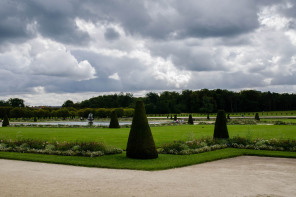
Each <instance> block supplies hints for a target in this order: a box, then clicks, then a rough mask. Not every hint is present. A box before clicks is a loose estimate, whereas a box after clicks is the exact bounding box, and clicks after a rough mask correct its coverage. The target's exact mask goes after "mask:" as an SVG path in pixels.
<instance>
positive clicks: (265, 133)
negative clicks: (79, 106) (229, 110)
mask: <svg viewBox="0 0 296 197" xmlns="http://www.w3.org/2000/svg"><path fill="white" fill-rule="evenodd" d="M129 130H130V129H129V128H121V129H108V128H37V127H1V128H0V139H21V138H31V139H41V140H48V141H100V142H104V143H105V144H107V145H111V146H115V147H118V148H122V149H125V148H126V144H127V139H128V134H129ZM151 130H152V133H153V136H154V140H155V143H156V146H157V147H159V146H160V145H161V144H164V143H169V142H172V141H174V140H191V139H194V138H202V137H207V136H210V137H212V135H213V130H214V125H182V126H160V127H151ZM228 130H229V134H230V137H233V136H241V137H249V138H253V139H255V138H263V139H271V138H277V139H296V126H295V125H294V126H293V125H229V126H228ZM240 155H257V156H276V157H291V158H296V152H278V151H263V150H260V151H259V150H245V149H233V148H227V149H222V150H217V151H211V152H206V153H200V154H194V155H166V154H160V155H159V158H158V159H153V160H137V159H129V158H126V156H125V153H123V154H117V155H106V156H102V157H95V158H89V157H79V156H57V155H42V154H29V153H12V152H0V158H6V159H15V160H28V161H40V162H47V163H59V164H69V165H79V166H89V167H104V168H117V169H138V170H162V169H169V168H175V167H182V166H188V165H193V164H198V163H203V162H208V161H214V160H218V159H223V158H229V157H236V156H240Z"/></svg>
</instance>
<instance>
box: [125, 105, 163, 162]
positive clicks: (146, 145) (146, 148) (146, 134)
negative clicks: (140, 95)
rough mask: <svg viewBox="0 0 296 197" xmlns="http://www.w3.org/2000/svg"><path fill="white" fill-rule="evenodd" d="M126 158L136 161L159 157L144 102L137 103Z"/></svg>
mask: <svg viewBox="0 0 296 197" xmlns="http://www.w3.org/2000/svg"><path fill="white" fill-rule="evenodd" d="M126 156H127V157H129V158H135V159H154V158H157V157H158V153H157V151H156V148H155V143H154V140H153V136H152V133H151V130H150V127H149V124H148V120H147V116H146V111H145V107H144V103H143V101H137V102H136V108H135V113H134V117H133V121H132V126H131V130H130V133H129V137H128V142H127V148H126Z"/></svg>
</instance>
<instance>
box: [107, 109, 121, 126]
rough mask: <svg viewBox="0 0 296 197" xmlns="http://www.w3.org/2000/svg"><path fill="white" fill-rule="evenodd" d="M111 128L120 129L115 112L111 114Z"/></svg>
mask: <svg viewBox="0 0 296 197" xmlns="http://www.w3.org/2000/svg"><path fill="white" fill-rule="evenodd" d="M109 128H120V126H119V122H118V118H117V114H116V111H115V110H113V111H112V112H111V120H110V124H109Z"/></svg>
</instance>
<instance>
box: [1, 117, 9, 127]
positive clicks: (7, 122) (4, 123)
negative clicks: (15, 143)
mask: <svg viewBox="0 0 296 197" xmlns="http://www.w3.org/2000/svg"><path fill="white" fill-rule="evenodd" d="M8 125H9V119H8V116H7V114H5V116H4V119H3V122H2V127H7V126H8Z"/></svg>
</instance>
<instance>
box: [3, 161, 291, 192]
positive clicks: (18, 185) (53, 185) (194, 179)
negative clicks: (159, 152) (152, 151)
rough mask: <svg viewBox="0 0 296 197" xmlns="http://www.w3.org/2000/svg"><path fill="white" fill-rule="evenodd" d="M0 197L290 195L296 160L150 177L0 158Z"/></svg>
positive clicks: (217, 165) (214, 165)
mask: <svg viewBox="0 0 296 197" xmlns="http://www.w3.org/2000/svg"><path fill="white" fill-rule="evenodd" d="M0 196H1V197H2V196H129V197H132V196H153V197H154V196H202V197H204V196H223V197H224V196H252V197H253V196H254V197H255V196H258V197H259V196H260V197H263V196H264V197H265V196H266V197H267V196H296V159H282V158H267V157H250V156H243V157H236V158H231V159H225V160H220V161H215V162H209V163H204V164H200V165H194V166H189V167H184V168H178V169H171V170H164V171H154V172H147V171H136V170H113V169H102V168H86V167H76V166H67V165H56V164H45V163H35V162H25V161H11V160H2V159H1V160H0Z"/></svg>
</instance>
